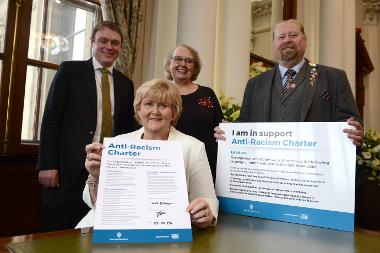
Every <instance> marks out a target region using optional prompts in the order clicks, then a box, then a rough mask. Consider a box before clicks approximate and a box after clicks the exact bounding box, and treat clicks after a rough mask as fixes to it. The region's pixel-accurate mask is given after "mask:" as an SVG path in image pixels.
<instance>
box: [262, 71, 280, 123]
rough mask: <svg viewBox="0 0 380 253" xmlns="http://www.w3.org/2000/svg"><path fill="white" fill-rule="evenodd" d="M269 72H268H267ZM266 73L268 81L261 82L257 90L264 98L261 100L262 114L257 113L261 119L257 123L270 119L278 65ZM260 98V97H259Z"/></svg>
mask: <svg viewBox="0 0 380 253" xmlns="http://www.w3.org/2000/svg"><path fill="white" fill-rule="evenodd" d="M269 71H270V72H269ZM269 71H268V72H269V73H268V74H269V75H268V77H267V78H268V79H267V81H266V82H262V86H261V87H260V89H258V90H257V91H260V92H261V96H262V97H263V98H264V99H263V108H262V111H263V112H262V113H258V115H263V116H262V117H263V118H262V119H261V120H259V121H262V122H269V121H270V119H271V117H270V113H271V103H272V89H275V87H274V86H275V81H276V80H275V78H276V73H277V72H279V69H278V65H276V66H275V67H273V68H272V69H271V70H269ZM280 79H281V75H280ZM280 81H281V80H280ZM259 97H260V95H259Z"/></svg>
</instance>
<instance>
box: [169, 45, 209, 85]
mask: <svg viewBox="0 0 380 253" xmlns="http://www.w3.org/2000/svg"><path fill="white" fill-rule="evenodd" d="M178 47H184V48H187V49H188V50H189V51H190V54H191V55H192V56H193V58H194V73H193V75H192V76H191V81H195V80H197V78H198V75H199V73H200V72H201V68H202V62H201V58H200V57H199V53H198V51H197V50H195V49H194V48H192V47H191V46H189V45H186V44H180V45H178V46H176V47H175V48H173V49H172V50H170V51H169V53H168V54H167V55H166V59H165V63H164V64H165V77H166V78H167V79H169V80H173V77H172V74H171V73H170V69H169V65H170V60H171V59H172V57H173V56H174V55H173V53H174V51H175V50H176V49H177V48H178Z"/></svg>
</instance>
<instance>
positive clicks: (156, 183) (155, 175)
mask: <svg viewBox="0 0 380 253" xmlns="http://www.w3.org/2000/svg"><path fill="white" fill-rule="evenodd" d="M104 146H105V149H104V150H103V152H102V163H101V168H100V177H99V189H98V196H97V202H96V210H95V223H94V232H93V242H94V243H155V242H188V241H192V230H191V221H190V215H189V213H188V212H186V207H187V206H188V204H189V202H188V195H187V184H186V177H185V169H184V162H183V154H182V148H181V145H180V143H178V142H175V141H147V140H144V141H140V140H125V139H123V138H106V139H105V141H104Z"/></svg>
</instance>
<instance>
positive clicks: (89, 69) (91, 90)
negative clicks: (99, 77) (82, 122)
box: [82, 58, 97, 115]
mask: <svg viewBox="0 0 380 253" xmlns="http://www.w3.org/2000/svg"><path fill="white" fill-rule="evenodd" d="M83 74H84V77H83V80H82V81H83V82H84V83H85V85H86V87H87V90H88V95H89V98H90V103H91V108H93V109H94V111H95V115H96V111H97V98H96V80H95V71H94V65H93V64H92V58H91V59H89V60H88V61H87V62H86V71H85V73H83Z"/></svg>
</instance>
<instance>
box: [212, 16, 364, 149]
mask: <svg viewBox="0 0 380 253" xmlns="http://www.w3.org/2000/svg"><path fill="white" fill-rule="evenodd" d="M305 49H306V36H305V33H304V28H303V26H302V24H301V23H299V22H298V21H297V20H294V19H293V20H285V21H282V22H280V23H278V24H277V25H276V26H275V29H274V33H273V52H274V55H275V58H276V59H277V61H278V64H277V65H276V66H275V67H274V68H272V69H271V70H269V71H267V72H264V73H263V74H261V75H259V76H257V77H255V78H252V79H250V80H249V81H248V83H247V86H246V89H245V92H244V98H243V103H242V107H241V112H240V117H239V119H238V121H240V122H303V121H308V122H329V121H330V122H335V121H347V122H348V124H349V125H351V126H354V128H355V129H345V130H344V132H345V133H347V136H348V137H349V138H350V139H352V141H353V143H354V144H355V145H356V146H360V145H361V142H362V134H363V130H362V121H361V118H360V114H359V112H358V109H357V107H356V104H355V101H354V98H353V95H352V92H351V89H350V84H349V82H348V79H347V76H346V73H345V72H344V71H343V70H340V69H336V68H332V67H327V66H323V65H316V64H313V63H310V62H309V61H308V60H307V59H305V58H304V54H305ZM215 131H216V132H215V137H216V138H217V139H224V137H223V136H222V134H223V131H221V130H220V128H219V127H216V128H215Z"/></svg>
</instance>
